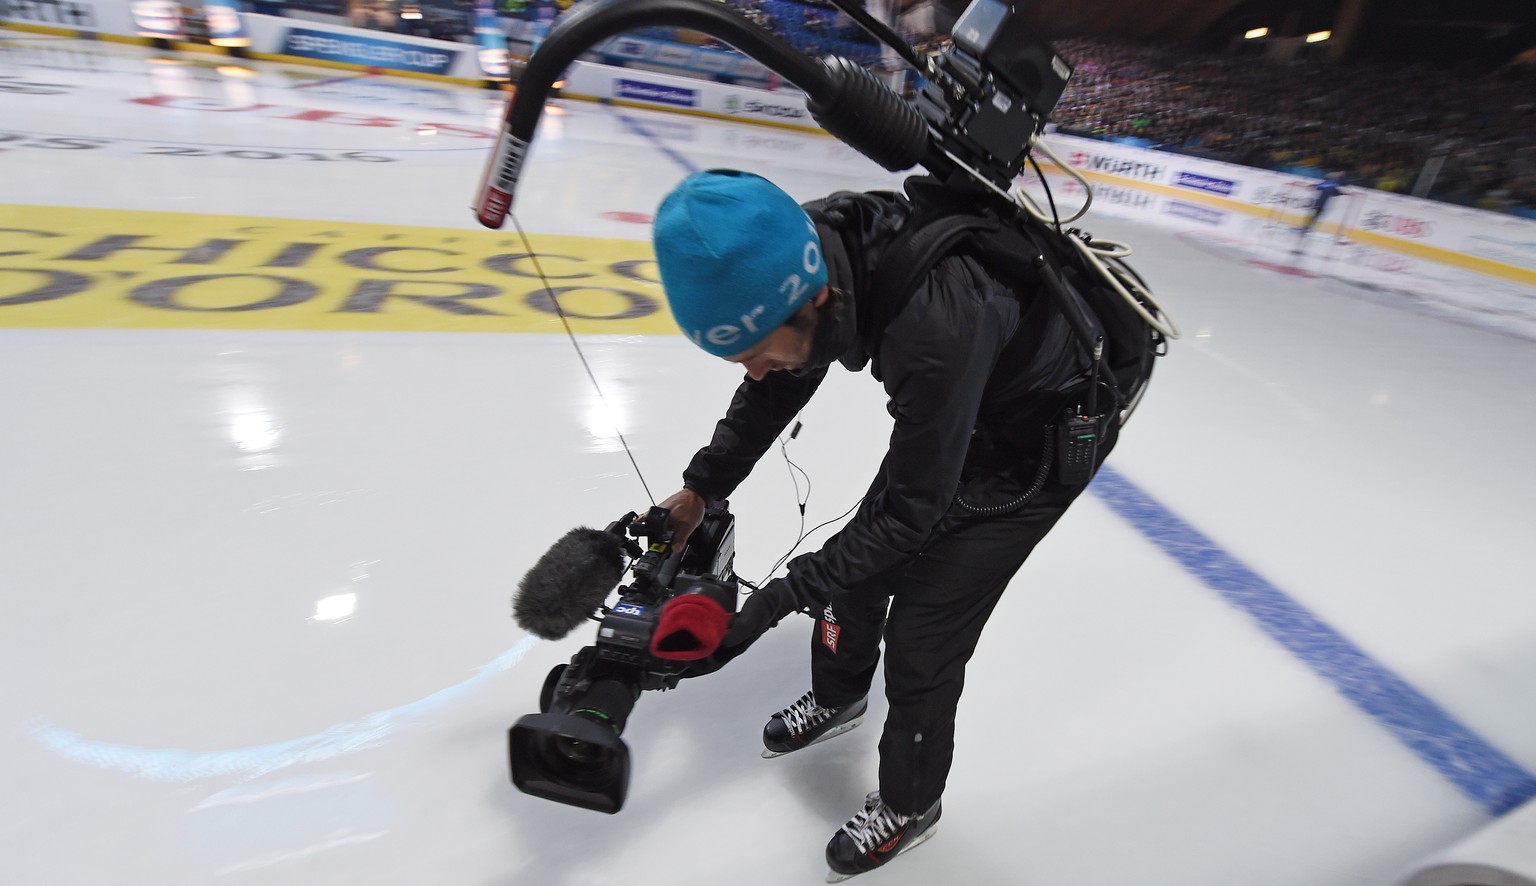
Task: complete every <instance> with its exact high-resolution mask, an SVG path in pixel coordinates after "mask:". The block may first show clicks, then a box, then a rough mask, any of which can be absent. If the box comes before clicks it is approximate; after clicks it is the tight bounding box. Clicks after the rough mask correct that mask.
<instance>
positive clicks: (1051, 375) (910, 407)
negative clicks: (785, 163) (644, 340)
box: [683, 184, 1089, 606]
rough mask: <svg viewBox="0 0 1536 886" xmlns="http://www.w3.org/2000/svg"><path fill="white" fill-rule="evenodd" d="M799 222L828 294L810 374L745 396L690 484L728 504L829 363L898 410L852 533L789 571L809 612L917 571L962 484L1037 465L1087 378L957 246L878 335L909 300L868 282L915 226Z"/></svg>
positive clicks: (1043, 308) (853, 196)
mask: <svg viewBox="0 0 1536 886" xmlns="http://www.w3.org/2000/svg"><path fill="white" fill-rule="evenodd" d="M910 188H911V185H910V184H909V189H910ZM805 208H806V210H807V211H808V212H810V213H811V215H812V217H813V218H815V219H817V222H818V225H817V226H818V230H819V233H820V234H821V240H822V250H823V253H824V257H825V259H826V261H827V263H828V272H829V281H828V283H829V285H830V286H831V287H832V289H833V291H834V298H833V301H832V302H829V304H828V305H826V306H823V308H822V310H821V313H820V315H819V318H818V324H817V337H816V343H815V347H814V349H813V353H812V365H811V366H810V367H808V368H806V369H803V370H798V371H795V372H785V371H779V372H771V373H769V374H768V375H767V376H766V377H764V378H763V379H762V380H761V381H753V380H752V379H751V378H750V377H748V378H746V379H745V380H743V382H742V384H741V386H740V387H739V388H737V390H736V394H735V396H734V397H733V398H732V400H731V405H730V408H729V409H728V410H727V411H726V415H725V418H723V419H722V420H721V421H720V422H719V423H718V424H717V425H716V426H715V433H714V438H713V439H712V440H711V441H710V444H709V445H708V446H706V447H704V448H703V449H701V450H700V451H699V452H698V454H696V455H695V456H694V458H693V460H692V461H691V462H690V463H689V465H688V468H687V470H686V471H684V473H683V481H684V484H685V485H686V486H687V487H688V488H690V489H692V490H694V491H696V492H698V493H699V494H700V495H702V496H703V497H704V498H706V499H710V500H717V499H724V498H727V497H729V496H730V494H731V493H732V492H733V491H734V490H735V488H736V487H737V485H738V484H740V483H741V482H742V481H743V480H745V479H746V477H747V474H748V473H750V472H751V470H752V468H753V466H754V465H755V464H756V463H757V460H758V459H759V458H760V457H761V456H762V455H763V453H764V452H766V451H767V450H768V448H769V447H770V446H772V445H773V443H774V441H775V440H776V439H777V438H778V436H779V434H780V433H782V432H783V430H784V428H785V427H786V426H787V425H788V424H789V422H790V421H791V420H792V419H793V418H794V417H795V415H796V414H797V413H798V412H799V411H800V409H801V407H802V406H804V405H805V403H806V402H807V401H808V400H810V398H811V395H812V394H814V393H815V392H816V389H817V387H818V386H819V385H820V384H821V381H822V379H823V378H824V377H825V376H826V372H827V368H828V365H830V363H832V362H834V361H837V362H841V363H842V364H843V365H844V366H845V367H846V368H848V369H850V370H854V371H858V370H861V369H863V368H864V366H865V365H866V364H868V365H870V370H871V373H872V374H873V375H874V377H875V378H876V379H878V380H879V381H880V382H882V383H883V385H884V386H885V390H886V393H887V394H888V395H889V397H890V402H889V403H888V404H887V408H888V409H889V411H890V413H891V415H892V416H893V417H894V418H895V426H894V428H893V430H892V433H891V441H890V448H889V451H888V452H887V453H886V456H885V460H884V462H883V463H882V464H881V466H880V473H879V475H878V476H877V477H876V480H875V483H874V485H873V486H872V487H871V494H870V496H869V497H868V498H866V499H865V501H864V502H863V504H862V505H861V506H860V508H859V510H858V512H857V513H856V514H855V516H854V517H853V519H852V520H851V521H850V522H849V523H848V524H847V525H846V526H845V527H844V528H843V529H842V530H841V531H840V532H839V533H838V534H837V535H836V536H834V537H833V538H831V539H830V540H828V542H827V543H826V545H824V546H823V547H822V548H821V550H819V551H815V552H813V553H809V554H805V555H802V556H800V557H797V558H795V559H794V560H792V561H791V562H790V567H789V575H788V577H787V579H786V581H787V582H788V583H789V585H790V587H791V589H792V590H793V591H794V593H795V596H796V599H797V600H799V601H802V604H803V605H807V606H810V605H815V604H820V603H825V602H826V601H828V600H830V599H831V598H832V597H833V596H835V595H836V594H838V593H840V592H841V591H843V590H844V589H846V588H849V587H852V586H853V585H854V584H855V583H857V582H859V581H861V580H863V579H867V578H870V577H873V576H875V575H876V574H878V573H880V572H882V571H884V570H886V569H889V568H891V567H893V566H897V565H899V564H901V563H903V562H905V561H906V560H908V559H910V558H911V557H912V556H914V555H915V554H916V553H917V552H918V551H919V550H920V549H921V548H922V545H923V543H924V541H925V540H926V539H927V537H928V535H929V533H930V532H931V531H932V530H933V528H934V526H935V525H936V524H937V523H938V521H939V518H940V517H942V516H943V515H944V513H945V511H946V510H948V509H949V507H950V504H951V502H952V501H953V499H954V497H955V493H956V490H957V489H958V488H959V486H960V483H961V481H962V476H963V475H970V474H975V473H976V472H978V471H982V472H985V471H997V470H1007V469H1009V468H1010V467H1019V468H1026V467H1029V466H1031V465H1032V464H1033V463H1034V462H1035V461H1038V458H1039V455H1040V448H1039V447H1040V444H1041V442H1042V441H1043V439H1044V436H1045V426H1046V425H1047V424H1049V423H1050V422H1051V421H1053V420H1054V419H1055V417H1056V416H1055V415H1054V413H1055V412H1056V411H1059V409H1060V408H1062V407H1061V398H1060V394H1059V392H1061V391H1062V390H1065V389H1067V388H1069V387H1071V386H1072V385H1074V384H1075V383H1077V382H1079V381H1081V380H1082V379H1084V378H1086V372H1087V370H1088V368H1089V364H1088V361H1087V357H1086V355H1085V354H1083V353H1082V348H1081V347H1080V346H1079V345H1078V344H1077V343H1076V340H1075V339H1073V337H1072V335H1071V332H1070V330H1069V328H1068V327H1067V326H1066V323H1065V321H1064V320H1063V319H1062V318H1061V315H1060V314H1059V312H1057V311H1055V310H1054V308H1053V307H1052V304H1051V300H1050V299H1049V298H1048V297H1047V296H1045V295H1044V294H1043V293H1038V292H1037V287H1035V286H1034V285H1032V283H1031V281H1028V280H1024V279H1018V278H1015V277H1013V276H1011V275H1010V272H1009V270H1008V269H1006V268H988V267H983V266H982V264H981V262H980V261H979V260H978V258H977V257H976V256H975V255H972V254H970V253H969V251H968V250H967V249H966V248H965V247H964V246H962V247H961V248H958V249H956V250H955V251H953V252H951V253H950V254H949V255H947V256H946V257H945V258H943V259H942V260H941V261H940V262H939V264H938V265H937V266H935V267H934V268H933V270H932V271H931V272H929V274H928V275H927V277H926V278H925V279H924V280H923V282H922V283H920V284H919V285H918V287H917V289H916V291H915V292H913V293H912V296H911V298H910V300H908V301H907V302H906V304H905V306H902V307H900V309H899V311H897V312H896V313H895V316H894V319H892V320H890V321H889V322H886V323H884V324H881V323H879V322H872V321H871V318H873V317H877V316H882V314H888V313H890V310H889V309H891V308H892V307H893V306H892V305H891V304H890V303H889V302H885V303H882V302H881V301H880V300H882V299H892V298H898V297H899V296H900V295H901V294H900V293H877V292H871V291H870V289H871V288H872V287H871V286H870V282H871V280H872V278H873V275H874V273H875V270H876V269H877V268H878V267H879V266H880V262H881V259H882V256H883V255H884V253H885V248H886V246H887V245H889V244H890V243H891V241H892V239H893V238H894V237H895V236H896V235H897V232H898V231H899V230H900V228H901V225H902V223H903V222H905V221H907V220H908V219H909V218H910V217H911V215H912V212H913V206H912V203H911V201H910V200H909V199H908V198H907V197H905V196H903V195H900V194H895V193H889V192H876V193H868V194H858V193H850V192H839V193H836V194H833V195H831V196H830V197H828V198H826V199H824V200H819V201H814V202H812V203H808V204H805ZM990 264H996V262H990ZM980 441H986V443H985V444H984V445H983V444H982V443H981V442H980ZM973 444H974V445H973ZM984 449H985V450H987V451H986V452H983V450H984ZM968 456H969V457H968Z"/></svg>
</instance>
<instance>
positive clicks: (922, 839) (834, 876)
mask: <svg viewBox="0 0 1536 886" xmlns="http://www.w3.org/2000/svg"><path fill="white" fill-rule="evenodd" d="M938 832H939V826H938V825H937V824H935V825H933V826H932V827H930V828H929V829H928V830H926V831H923V832H922V833H921V834H918V835H917V839H916V840H913V841H912V842H911V843H908V844H907V845H905V846H903V847H901V851H900V852H898V853H896V854H895V855H893V856H891V857H890V858H888V859H886V860H885V864H890V863H891V862H893V861H895V860H896V859H898V858H901V857H902V856H903V855H906V854H907V853H908V852H911V851H912V850H914V849H916V848H917V847H919V846H921V845H923V844H924V843H926V842H928V838H929V837H932V836H933V835H934V834H936V833H938ZM885 864H883V865H881V866H880V867H881V868H883V867H885ZM879 869H880V868H875V870H877V871H878V870H879ZM864 873H868V871H865V872H864ZM857 876H858V874H839V873H838V872H837V871H827V882H828V883H841V882H843V881H844V880H852V879H853V878H854V877H857Z"/></svg>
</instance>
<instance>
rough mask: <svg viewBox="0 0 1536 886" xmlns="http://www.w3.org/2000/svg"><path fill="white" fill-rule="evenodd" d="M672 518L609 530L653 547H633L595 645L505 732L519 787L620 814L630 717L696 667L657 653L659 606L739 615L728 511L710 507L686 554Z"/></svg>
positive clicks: (628, 521)
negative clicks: (685, 599) (699, 605)
mask: <svg viewBox="0 0 1536 886" xmlns="http://www.w3.org/2000/svg"><path fill="white" fill-rule="evenodd" d="M669 516H670V514H669V512H668V511H667V510H666V509H664V508H651V510H650V512H649V513H648V514H647V515H646V517H645V519H644V520H636V519H635V518H636V515H635V514H633V513H630V514H627V515H626V516H625V517H623V518H620V520H618V521H616V522H615V523H613V524H611V525H610V526H609V527H608V530H609V531H610V532H615V533H620V534H624V535H628V536H631V537H634V538H643V539H645V540H646V541H647V545H646V547H645V548H644V549H643V551H642V549H641V548H640V546H639V545H638V544H636V543H635V542H634V541H627V547H628V549H629V553H630V555H631V557H633V558H634V560H633V562H632V563H631V565H630V567H629V572H630V574H631V581H630V583H629V584H627V585H621V586H620V587H619V600H618V602H617V603H615V604H614V605H613V606H611V607H605V608H604V611H603V617H602V620H601V621H600V622H599V624H598V629H597V639H596V642H595V643H594V644H593V645H591V646H587V647H584V648H583V649H581V650H580V651H579V652H577V653H576V655H575V656H574V657H572V659H571V661H570V663H569V664H564V665H559V666H557V667H556V668H555V669H554V670H552V671H551V672H550V674H549V676H548V677H547V678H546V679H545V682H544V688H543V691H542V692H541V693H540V697H539V711H540V712H539V713H537V714H528V715H526V716H524V717H521V718H520V719H519V720H518V721H517V723H516V724H514V725H513V726H512V728H511V730H510V731H509V733H508V738H507V751H508V762H509V764H510V766H511V773H512V783H513V784H514V785H516V786H517V788H518V789H519V790H521V791H523V792H524V793H527V794H532V795H534V796H537V797H542V798H544V799H548V800H555V801H557V802H560V803H566V804H568V805H571V806H579V807H582V808H584V809H592V810H596V811H599V812H607V813H614V812H618V811H619V810H620V809H621V808H622V807H623V805H624V798H625V795H626V793H627V792H628V786H629V748H628V746H627V745H625V744H624V742H623V741H622V740H621V739H620V735H622V734H623V731H624V726H625V724H626V722H627V721H628V718H629V714H630V712H631V711H632V710H633V709H634V705H635V702H636V701H637V700H638V699H639V697H640V693H641V692H643V691H645V690H654V689H662V690H664V689H671V688H673V687H675V686H676V685H677V684H678V681H679V680H681V679H682V677H683V676H684V674H685V672H686V671H687V669H688V666H689V664H690V663H689V662H687V661H679V660H674V659H669V658H658V657H657V656H655V655H653V654H652V653H651V649H652V643H653V640H654V639H655V636H656V629H657V624H658V621H659V619H660V617H661V610H662V608H663V607H664V606H665V605H666V604H667V603H668V602H669V601H671V600H672V599H674V598H676V597H679V596H683V595H688V594H700V595H703V596H705V597H707V598H708V599H710V600H713V601H714V602H716V603H718V604H720V606H721V607H722V608H723V609H724V610H725V612H727V613H734V612H735V611H736V601H737V582H736V576H735V573H734V572H733V566H734V560H735V550H736V536H735V518H734V517H733V516H732V515H731V514H730V512H729V511H728V510H726V508H725V506H724V504H721V505H720V506H719V507H711V508H708V509H706V511H705V513H704V520H703V522H702V523H701V524H700V525H699V527H698V528H697V529H696V530H694V532H693V534H692V535H691V536H690V537H689V539H688V543H687V545H686V546H684V547H682V548H680V549H679V548H674V546H673V544H672V533H671V532H670V531H668V530H667V528H666V525H667V520H668V518H669Z"/></svg>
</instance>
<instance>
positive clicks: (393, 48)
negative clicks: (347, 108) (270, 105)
mask: <svg viewBox="0 0 1536 886" xmlns="http://www.w3.org/2000/svg"><path fill="white" fill-rule="evenodd" d="M277 51H278V52H279V53H281V54H283V55H291V56H296V57H298V58H312V59H320V60H324V61H330V62H340V63H342V64H349V65H361V66H366V67H376V68H387V69H390V70H395V71H410V72H413V73H421V74H439V75H443V74H447V73H448V69H449V68H450V67H451V66H452V65H453V62H454V59H456V58H457V57H458V55H459V53H458V52H457V51H456V50H452V49H446V48H439V47H438V46H429V45H419V44H415V43H405V42H401V41H399V40H381V39H378V38H375V37H365V36H361V35H359V34H346V33H340V32H335V31H323V30H318V29H312V28H289V29H288V31H287V33H286V34H284V35H283V40H282V46H281V48H280V49H278V50H277Z"/></svg>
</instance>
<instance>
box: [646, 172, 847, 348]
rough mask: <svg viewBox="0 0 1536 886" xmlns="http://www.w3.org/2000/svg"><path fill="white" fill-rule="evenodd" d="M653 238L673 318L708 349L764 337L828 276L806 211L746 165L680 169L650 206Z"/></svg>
mask: <svg viewBox="0 0 1536 886" xmlns="http://www.w3.org/2000/svg"><path fill="white" fill-rule="evenodd" d="M651 239H652V242H653V244H654V246H655V248H656V264H657V266H658V267H659V268H660V270H661V285H662V286H663V288H665V289H666V293H667V302H668V304H669V305H670V306H671V308H672V317H673V319H675V320H676V321H677V325H678V328H680V329H682V331H683V334H684V335H686V336H688V338H689V340H691V341H692V342H693V343H694V344H696V345H698V346H699V347H701V348H703V349H704V350H705V351H708V352H709V353H711V354H714V355H715V356H716V357H730V356H733V355H736V354H740V353H742V352H743V351H746V350H748V349H749V348H751V347H752V346H753V345H755V344H757V343H758V342H760V341H762V340H763V338H765V337H766V336H767V335H768V334H769V333H770V332H772V331H773V330H774V329H777V328H778V327H779V326H780V325H781V324H783V323H784V321H785V320H788V319H789V318H790V316H791V315H793V314H794V313H795V311H797V310H799V308H800V306H801V305H803V304H805V303H806V302H807V301H810V300H811V299H812V298H814V297H815V296H816V294H817V293H819V292H821V290H822V287H824V286H826V284H827V266H826V262H824V261H822V256H821V240H820V239H819V238H817V236H816V226H815V225H814V224H813V223H812V222H811V219H810V217H809V216H807V215H806V214H805V210H803V209H801V208H800V206H799V204H797V203H795V201H794V198H792V197H790V196H789V195H788V194H786V193H784V192H783V191H781V190H779V188H778V187H777V186H775V185H774V184H773V183H772V182H770V181H768V180H767V179H765V178H762V177H761V176H756V175H753V174H751V173H750V172H737V171H736V170H734V169H710V170H707V171H705V172H699V173H695V174H693V175H690V176H689V177H688V178H686V179H684V180H683V183H682V184H680V185H678V186H677V187H676V188H675V189H674V190H673V191H672V193H670V194H668V195H667V197H666V199H665V200H663V201H662V203H661V208H660V209H659V210H657V212H656V225H655V228H654V229H653V231H652V235H651Z"/></svg>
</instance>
